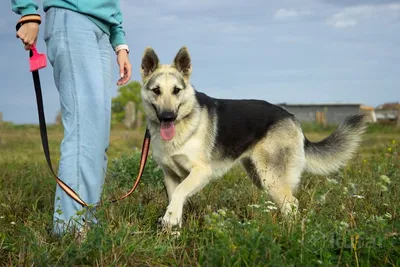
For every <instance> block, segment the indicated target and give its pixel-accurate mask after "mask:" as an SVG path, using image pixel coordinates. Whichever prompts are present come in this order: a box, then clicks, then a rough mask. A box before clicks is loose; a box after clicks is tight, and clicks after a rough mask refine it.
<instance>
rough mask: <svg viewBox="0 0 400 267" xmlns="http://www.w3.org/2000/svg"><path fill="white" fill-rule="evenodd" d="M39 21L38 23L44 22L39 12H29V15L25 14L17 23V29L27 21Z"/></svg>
mask: <svg viewBox="0 0 400 267" xmlns="http://www.w3.org/2000/svg"><path fill="white" fill-rule="evenodd" d="M32 22H33V23H37V24H38V25H40V24H41V23H42V20H41V17H40V15H39V14H29V15H25V16H22V17H21V18H20V19H19V20H18V22H17V24H16V25H15V28H16V30H17V31H18V30H19V28H20V27H21V26H22V25H24V24H25V23H32Z"/></svg>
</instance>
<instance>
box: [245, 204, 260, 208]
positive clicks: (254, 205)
mask: <svg viewBox="0 0 400 267" xmlns="http://www.w3.org/2000/svg"><path fill="white" fill-rule="evenodd" d="M248 206H249V207H250V208H256V209H258V208H259V207H260V205H258V204H250V205H248Z"/></svg>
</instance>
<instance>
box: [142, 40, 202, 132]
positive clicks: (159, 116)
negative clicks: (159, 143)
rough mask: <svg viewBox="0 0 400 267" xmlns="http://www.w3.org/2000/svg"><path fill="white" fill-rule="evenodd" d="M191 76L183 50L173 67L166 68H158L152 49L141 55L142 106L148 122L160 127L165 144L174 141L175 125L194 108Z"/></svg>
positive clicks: (188, 56)
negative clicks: (167, 141) (166, 141)
mask: <svg viewBox="0 0 400 267" xmlns="http://www.w3.org/2000/svg"><path fill="white" fill-rule="evenodd" d="M191 73H192V65H191V59H190V55H189V51H188V49H187V48H186V47H182V48H181V49H180V50H179V51H178V53H177V54H176V56H175V58H174V60H173V62H172V64H166V65H162V64H160V62H159V59H158V56H157V54H156V53H155V51H154V50H153V49H152V48H151V47H147V48H146V49H145V51H144V54H143V57H142V63H141V75H142V83H143V87H142V92H141V94H142V100H143V105H144V107H145V110H146V115H147V117H148V119H150V120H151V121H152V122H154V123H158V124H160V134H161V137H162V138H163V139H164V140H170V139H172V138H173V137H174V135H175V124H177V123H179V121H180V120H181V119H182V118H184V117H186V116H187V115H188V114H189V113H190V112H191V109H192V108H193V102H194V89H193V87H192V86H191V84H190V75H191Z"/></svg>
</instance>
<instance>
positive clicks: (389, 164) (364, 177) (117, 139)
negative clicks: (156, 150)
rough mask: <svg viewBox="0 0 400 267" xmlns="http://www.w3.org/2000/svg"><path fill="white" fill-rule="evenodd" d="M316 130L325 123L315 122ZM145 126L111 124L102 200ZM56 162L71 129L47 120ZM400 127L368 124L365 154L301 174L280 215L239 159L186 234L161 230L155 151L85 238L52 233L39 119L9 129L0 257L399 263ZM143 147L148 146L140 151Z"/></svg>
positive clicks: (208, 193) (16, 262)
mask: <svg viewBox="0 0 400 267" xmlns="http://www.w3.org/2000/svg"><path fill="white" fill-rule="evenodd" d="M307 129H308V130H306V135H307V137H309V138H310V139H311V140H319V139H320V138H323V137H325V136H327V135H328V134H329V132H327V131H326V130H322V129H316V128H315V127H314V128H313V127H307ZM142 134H143V131H138V132H132V131H126V130H124V129H122V128H118V127H114V128H113V130H112V137H111V147H110V150H109V158H110V162H109V173H108V176H107V180H106V185H105V192H104V199H109V198H111V197H112V196H117V195H121V194H122V193H124V192H125V191H126V190H128V188H130V186H131V184H132V182H133V180H134V178H135V177H136V176H135V175H136V172H137V166H138V162H139V154H138V153H139V151H140V147H141V142H142V140H143V139H142V138H143V136H142ZM49 138H50V149H51V153H52V158H53V166H54V167H57V163H58V159H59V142H60V141H61V138H62V129H61V128H60V127H55V126H52V127H50V128H49ZM399 143H400V131H399V130H394V129H391V128H390V127H387V128H385V129H382V128H379V127H371V128H370V129H369V131H368V133H367V134H366V135H365V138H364V141H363V143H362V146H361V148H360V153H359V154H357V155H355V157H354V159H353V160H352V161H351V162H349V164H348V166H346V167H345V168H343V169H342V170H340V171H339V172H338V173H336V174H333V175H330V176H328V177H323V176H316V175H309V174H304V175H303V181H302V183H301V186H300V189H299V192H298V194H297V196H298V198H299V201H300V215H299V216H298V218H297V219H296V220H295V221H292V222H289V221H285V220H283V218H282V217H281V215H280V214H279V212H278V211H277V209H276V207H275V206H274V204H273V203H272V202H270V198H269V197H268V196H267V195H265V194H263V193H262V192H260V191H259V190H258V189H257V188H256V187H255V186H253V185H252V183H251V182H250V180H249V179H247V178H246V175H245V174H244V173H243V172H242V170H241V169H240V168H235V169H233V170H232V171H230V172H229V173H228V174H227V175H225V176H224V177H223V178H222V179H220V180H219V181H216V182H214V183H213V184H210V185H209V186H208V187H206V188H205V189H204V190H203V191H202V192H200V193H199V194H197V195H195V196H194V197H192V198H191V200H190V202H188V204H187V205H186V206H185V209H184V223H183V229H182V230H181V235H180V236H171V235H167V234H165V233H164V232H162V231H161V230H160V229H159V227H158V225H157V220H158V218H159V217H160V216H162V215H163V213H164V211H165V208H166V206H167V197H166V194H165V192H164V188H163V185H162V176H161V172H160V170H159V169H158V168H157V166H156V164H155V163H154V161H153V160H152V159H151V157H150V158H149V160H148V165H147V168H146V170H145V174H144V176H143V178H142V183H141V184H140V185H139V187H138V190H137V191H136V192H135V193H134V194H133V195H132V196H131V197H130V198H128V199H126V200H124V201H121V202H118V203H116V204H113V205H109V206H105V207H102V208H100V209H99V210H98V217H99V219H100V220H101V222H102V223H101V224H100V225H99V226H97V227H94V228H93V229H92V231H91V232H89V234H88V236H87V238H86V240H85V241H84V242H83V243H81V244H79V243H77V242H75V240H74V238H73V235H66V236H64V237H62V238H56V237H54V236H52V235H51V234H49V229H50V228H51V223H52V213H53V198H54V191H55V181H54V180H53V177H52V176H51V173H50V170H49V169H48V167H47V165H46V162H45V158H44V155H43V152H42V147H41V142H40V134H39V130H38V128H37V127H35V126H6V127H3V128H0V266H294V265H296V266H319V265H320V266H332V265H333V266H400V235H399V232H400V220H399V216H400V169H399V168H400V157H399V152H400V149H399V147H398V144H399ZM137 148H139V151H138V150H137Z"/></svg>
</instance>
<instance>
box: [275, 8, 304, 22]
mask: <svg viewBox="0 0 400 267" xmlns="http://www.w3.org/2000/svg"><path fill="white" fill-rule="evenodd" d="M310 14H311V11H310V10H307V9H286V8H281V9H278V10H277V11H276V12H275V15H274V17H275V19H278V20H285V19H290V18H295V17H304V16H307V15H310Z"/></svg>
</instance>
